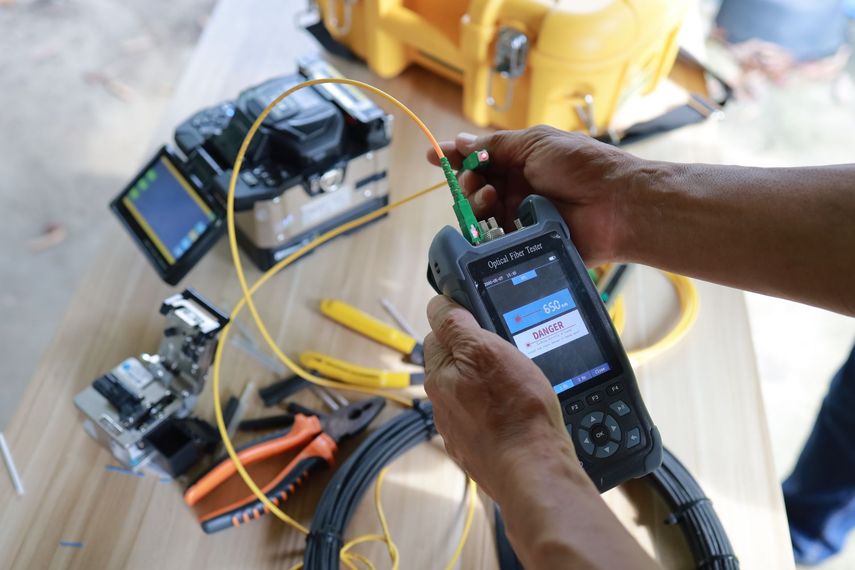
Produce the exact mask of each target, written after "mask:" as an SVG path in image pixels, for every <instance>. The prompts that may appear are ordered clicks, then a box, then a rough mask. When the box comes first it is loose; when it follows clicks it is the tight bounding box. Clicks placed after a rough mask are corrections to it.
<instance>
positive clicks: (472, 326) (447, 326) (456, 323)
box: [427, 295, 482, 349]
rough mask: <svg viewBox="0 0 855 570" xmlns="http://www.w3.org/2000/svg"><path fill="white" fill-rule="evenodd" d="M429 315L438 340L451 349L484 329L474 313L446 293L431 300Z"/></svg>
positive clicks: (429, 320)
mask: <svg viewBox="0 0 855 570" xmlns="http://www.w3.org/2000/svg"><path fill="white" fill-rule="evenodd" d="M427 317H428V322H429V323H430V328H431V330H433V333H434V335H435V336H436V340H437V341H438V342H439V344H441V345H443V346H445V347H446V348H449V349H450V348H453V347H454V346H455V345H458V344H460V343H461V342H465V341H467V340H471V339H472V338H473V337H474V336H476V335H477V334H478V333H479V332H481V330H482V329H481V326H480V325H479V324H478V322H477V321H476V320H475V317H473V316H472V313H470V312H469V311H467V310H466V309H464V308H463V307H461V306H460V305H458V304H457V303H455V302H453V301H452V300H450V299H449V298H448V297H446V296H444V295H437V296H436V297H434V298H433V299H431V300H430V302H429V303H428V306H427Z"/></svg>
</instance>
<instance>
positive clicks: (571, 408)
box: [564, 400, 585, 416]
mask: <svg viewBox="0 0 855 570" xmlns="http://www.w3.org/2000/svg"><path fill="white" fill-rule="evenodd" d="M584 407H585V404H583V403H582V400H576V401H575V402H570V403H568V404H565V406H564V411H565V412H567V415H571V416H572V415H573V414H578V413H579V412H581V411H582V408H584Z"/></svg>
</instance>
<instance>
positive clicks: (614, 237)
mask: <svg viewBox="0 0 855 570" xmlns="http://www.w3.org/2000/svg"><path fill="white" fill-rule="evenodd" d="M441 146H442V149H443V152H445V154H446V156H447V157H448V160H449V162H451V165H452V166H453V167H454V168H460V165H461V164H462V162H463V158H465V157H466V156H467V155H468V154H470V153H471V152H473V151H475V150H480V149H486V150H487V151H488V152H489V153H490V165H489V166H488V167H486V168H484V169H480V170H478V172H471V171H467V172H465V173H464V174H463V175H462V176H461V180H460V185H461V188H462V189H463V192H464V193H465V194H466V195H467V196H468V197H469V199H470V202H471V203H472V208H473V210H474V211H475V215H476V216H478V218H479V219H486V218H488V217H490V216H493V217H495V218H496V220H497V221H498V222H499V224H500V225H501V226H503V227H504V228H505V230H511V229H513V220H514V218H515V217H516V211H517V207H518V206H519V204H520V202H522V200H523V199H524V198H525V197H526V196H528V195H529V194H540V195H541V196H545V197H546V198H549V199H550V200H551V201H552V202H553V203H554V204H555V206H556V207H557V208H558V211H559V212H560V213H561V215H562V217H563V218H564V220H565V221H566V222H567V225H568V226H569V227H570V232H571V235H572V237H573V242H574V243H575V245H576V248H577V249H578V250H579V253H580V254H581V255H582V258H583V259H584V260H585V262H586V263H587V264H588V265H590V266H593V265H598V264H600V263H604V262H607V261H615V260H618V259H619V258H620V256H621V249H622V244H623V243H625V240H626V233H627V232H626V229H627V228H626V223H625V216H624V209H625V208H624V205H625V200H622V198H623V196H621V193H622V192H626V191H627V190H629V189H630V188H631V186H632V183H633V177H634V174H635V173H637V172H639V171H640V169H641V168H642V167H643V165H644V163H645V161H643V160H641V159H639V158H636V157H635V156H633V155H631V154H629V153H626V152H624V151H621V150H619V149H617V148H614V147H612V146H609V145H607V144H604V143H601V142H599V141H597V140H594V139H592V138H591V137H588V136H586V135H582V134H579V133H568V132H565V131H560V130H558V129H554V128H552V127H548V126H544V125H539V126H536V127H531V128H528V129H522V130H518V131H498V132H495V133H493V134H489V135H484V136H480V137H476V136H474V135H471V134H468V133H460V134H459V135H457V138H456V139H455V140H454V141H453V142H443V143H441ZM428 159H429V160H430V161H431V162H432V163H434V164H438V159H437V158H436V155H435V154H434V153H429V154H428Z"/></svg>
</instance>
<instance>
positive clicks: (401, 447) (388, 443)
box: [303, 401, 739, 570]
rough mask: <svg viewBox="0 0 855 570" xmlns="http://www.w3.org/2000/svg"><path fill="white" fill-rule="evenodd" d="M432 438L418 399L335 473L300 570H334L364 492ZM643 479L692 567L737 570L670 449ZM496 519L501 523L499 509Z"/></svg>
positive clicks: (508, 555)
mask: <svg viewBox="0 0 855 570" xmlns="http://www.w3.org/2000/svg"><path fill="white" fill-rule="evenodd" d="M434 435H436V427H435V426H434V423H433V408H432V406H431V404H430V402H422V401H416V402H414V406H413V408H412V409H410V410H407V411H405V412H403V413H401V414H399V415H397V416H395V417H394V418H392V419H391V420H389V421H387V422H386V423H385V424H383V425H382V426H380V427H379V428H378V429H377V430H375V431H374V432H373V433H372V434H371V435H370V436H368V437H367V438H366V439H365V441H364V442H363V443H362V445H360V446H359V448H358V449H357V450H356V451H355V452H354V453H353V455H351V456H350V457H349V458H348V459H347V461H345V462H344V463H343V464H342V465H341V467H339V469H338V471H336V473H335V475H334V476H333V478H332V480H331V481H330V482H329V485H328V486H327V488H326V490H325V491H324V494H323V495H322V496H321V499H320V501H319V502H318V507H317V509H316V510H315V516H314V518H313V519H312V526H311V530H310V532H309V536H308V538H307V540H306V552H305V554H304V556H303V566H304V568H307V569H308V568H310V569H312V570H338V568H339V567H340V566H339V565H340V551H341V547H342V545H343V543H344V538H343V534H344V531H345V529H346V528H347V524H348V522H349V521H350V518H351V517H352V516H353V513H354V511H355V510H356V507H357V506H358V505H359V502H360V501H361V499H362V496H363V495H364V494H365V491H366V490H367V489H368V487H369V486H370V485H371V484H372V482H373V481H374V480H375V479H376V478H377V475H378V474H379V473H380V471H381V470H382V469H383V468H384V467H385V466H386V465H388V464H389V463H391V462H392V461H393V460H394V459H395V458H396V457H398V456H399V455H401V454H403V453H404V452H406V451H407V450H409V449H411V448H413V447H415V446H416V445H419V444H420V443H423V442H425V441H428V440H430V439H431V438H432V437H433V436H434ZM647 478H648V479H649V480H650V482H651V484H652V485H653V486H654V487H655V488H656V489H657V490H658V491H659V493H660V494H661V495H662V497H663V498H664V499H665V502H666V503H667V504H668V507H669V508H670V509H671V514H670V515H669V516H668V518H667V519H666V520H665V523H666V524H678V525H680V528H681V529H682V530H683V535H684V536H685V537H686V541H687V542H688V545H689V549H690V550H691V552H692V556H693V557H694V559H695V564H696V567H697V568H698V569H699V570H738V568H739V561H738V560H737V558H736V555H735V554H734V553H733V548H732V547H731V545H730V541H729V540H728V538H727V534H726V533H725V531H724V528H723V527H722V525H721V521H720V520H719V518H718V516H717V515H716V513H715V510H714V509H713V506H712V503H711V502H710V500H709V499H708V498H707V497H706V495H704V492H703V490H702V489H701V487H700V485H698V483H697V481H695V479H694V477H692V475H691V474H690V473H689V472H688V471H687V470H686V468H685V467H684V466H683V464H682V463H680V461H679V460H678V459H677V458H676V457H674V455H673V454H672V453H671V452H670V451H668V450H667V449H665V450H664V451H663V461H662V466H661V467H659V469H657V470H656V471H654V472H653V473H652V474H650V475H649V476H648V477H647ZM496 516H497V519H499V513H498V510H497V511H496ZM497 523H500V520H498V521H497ZM496 528H497V533H496V540H497V543H498V547H499V551H500V553H501V552H502V551H503V547H504V552H505V555H504V556H500V566H501V567H502V568H503V570H504V569H508V568H522V566H521V565H519V561H518V560H516V557H515V556H513V551H512V550H511V549H510V544H509V543H508V542H507V537H506V536H505V534H504V530H503V529H504V526H503V525H501V524H497V527H496ZM500 529H501V532H499V530H500ZM512 564H513V565H512Z"/></svg>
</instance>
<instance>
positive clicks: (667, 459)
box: [647, 449, 739, 570]
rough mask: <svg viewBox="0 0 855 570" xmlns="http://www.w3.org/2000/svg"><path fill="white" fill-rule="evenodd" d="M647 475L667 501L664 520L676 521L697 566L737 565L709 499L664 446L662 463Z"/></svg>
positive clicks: (713, 569) (725, 569)
mask: <svg viewBox="0 0 855 570" xmlns="http://www.w3.org/2000/svg"><path fill="white" fill-rule="evenodd" d="M647 479H649V480H650V482H651V483H652V484H653V486H654V488H656V489H657V490H658V491H659V494H660V495H661V496H662V497H663V498H664V499H665V502H666V503H668V507H669V508H670V509H671V514H670V515H668V518H667V519H665V523H666V524H677V525H680V528H681V529H682V531H683V536H684V537H685V538H686V542H687V543H688V544H689V550H690V551H691V552H692V556H693V557H694V559H695V565H696V567H697V568H698V569H699V570H737V569H738V568H739V560H738V559H737V558H736V554H734V552H733V547H732V546H731V545H730V540H728V538H727V533H726V532H725V530H724V527H723V526H722V525H721V521H720V520H719V518H718V515H717V514H716V512H715V509H713V505H712V502H711V501H710V500H709V499H708V498H707V496H706V495H704V491H703V489H701V486H700V485H698V482H697V481H696V480H695V478H694V477H692V474H691V473H689V471H688V470H687V469H686V468H685V467H684V466H683V464H682V463H680V460H679V459H677V458H676V457H674V454H672V453H671V452H670V451H668V449H664V450H663V453H662V466H661V467H659V469H657V470H656V471H654V472H653V473H651V474H650V475H648V476H647Z"/></svg>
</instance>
